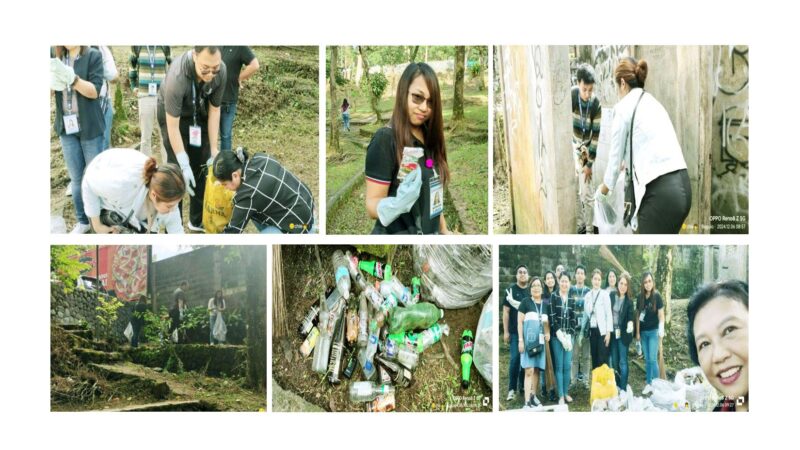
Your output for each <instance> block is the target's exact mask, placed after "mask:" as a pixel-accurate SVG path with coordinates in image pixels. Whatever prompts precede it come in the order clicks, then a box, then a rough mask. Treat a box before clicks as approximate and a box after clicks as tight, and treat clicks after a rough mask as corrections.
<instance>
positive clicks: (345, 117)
mask: <svg viewBox="0 0 800 450" xmlns="http://www.w3.org/2000/svg"><path fill="white" fill-rule="evenodd" d="M342 124H343V126H344V129H345V130H347V131H350V113H349V112H346V113H342Z"/></svg>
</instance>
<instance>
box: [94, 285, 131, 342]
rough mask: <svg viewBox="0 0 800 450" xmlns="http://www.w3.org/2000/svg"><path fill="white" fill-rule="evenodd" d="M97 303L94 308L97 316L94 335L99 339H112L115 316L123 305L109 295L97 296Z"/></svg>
mask: <svg viewBox="0 0 800 450" xmlns="http://www.w3.org/2000/svg"><path fill="white" fill-rule="evenodd" d="M97 301H98V302H99V303H100V304H99V305H98V306H96V307H95V310H96V311H97V314H96V316H95V318H96V319H97V325H96V329H95V334H96V335H97V336H99V337H101V338H105V339H109V340H111V339H112V333H113V328H114V323H115V322H116V321H117V316H118V312H117V311H119V309H120V308H122V307H123V306H124V304H123V303H122V302H121V301H119V300H118V299H117V298H116V297H112V296H110V295H99V296H98V297H97Z"/></svg>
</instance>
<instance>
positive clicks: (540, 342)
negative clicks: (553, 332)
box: [539, 333, 544, 345]
mask: <svg viewBox="0 0 800 450" xmlns="http://www.w3.org/2000/svg"><path fill="white" fill-rule="evenodd" d="M539 344H541V345H544V335H543V334H541V333H539Z"/></svg>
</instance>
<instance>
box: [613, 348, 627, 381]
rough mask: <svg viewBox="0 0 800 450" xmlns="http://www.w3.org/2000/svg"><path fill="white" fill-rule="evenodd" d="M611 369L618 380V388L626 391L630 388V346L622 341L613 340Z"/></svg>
mask: <svg viewBox="0 0 800 450" xmlns="http://www.w3.org/2000/svg"><path fill="white" fill-rule="evenodd" d="M611 367H612V368H613V369H614V372H615V374H616V377H615V378H616V379H617V387H618V388H619V389H620V390H622V391H624V390H625V389H627V387H628V346H627V345H625V344H624V343H623V342H622V339H615V338H613V337H612V339H611Z"/></svg>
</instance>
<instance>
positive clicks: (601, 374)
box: [589, 364, 617, 406]
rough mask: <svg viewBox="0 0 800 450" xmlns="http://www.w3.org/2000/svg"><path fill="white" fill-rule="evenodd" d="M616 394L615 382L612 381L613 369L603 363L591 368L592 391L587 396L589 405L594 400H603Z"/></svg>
mask: <svg viewBox="0 0 800 450" xmlns="http://www.w3.org/2000/svg"><path fill="white" fill-rule="evenodd" d="M616 396H617V383H616V382H615V381H614V370H613V369H611V368H610V367H608V365H606V364H603V365H602V366H600V367H598V368H596V369H594V370H592V391H591V395H590V396H589V406H592V404H593V403H594V401H595V400H604V399H609V398H614V397H616Z"/></svg>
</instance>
